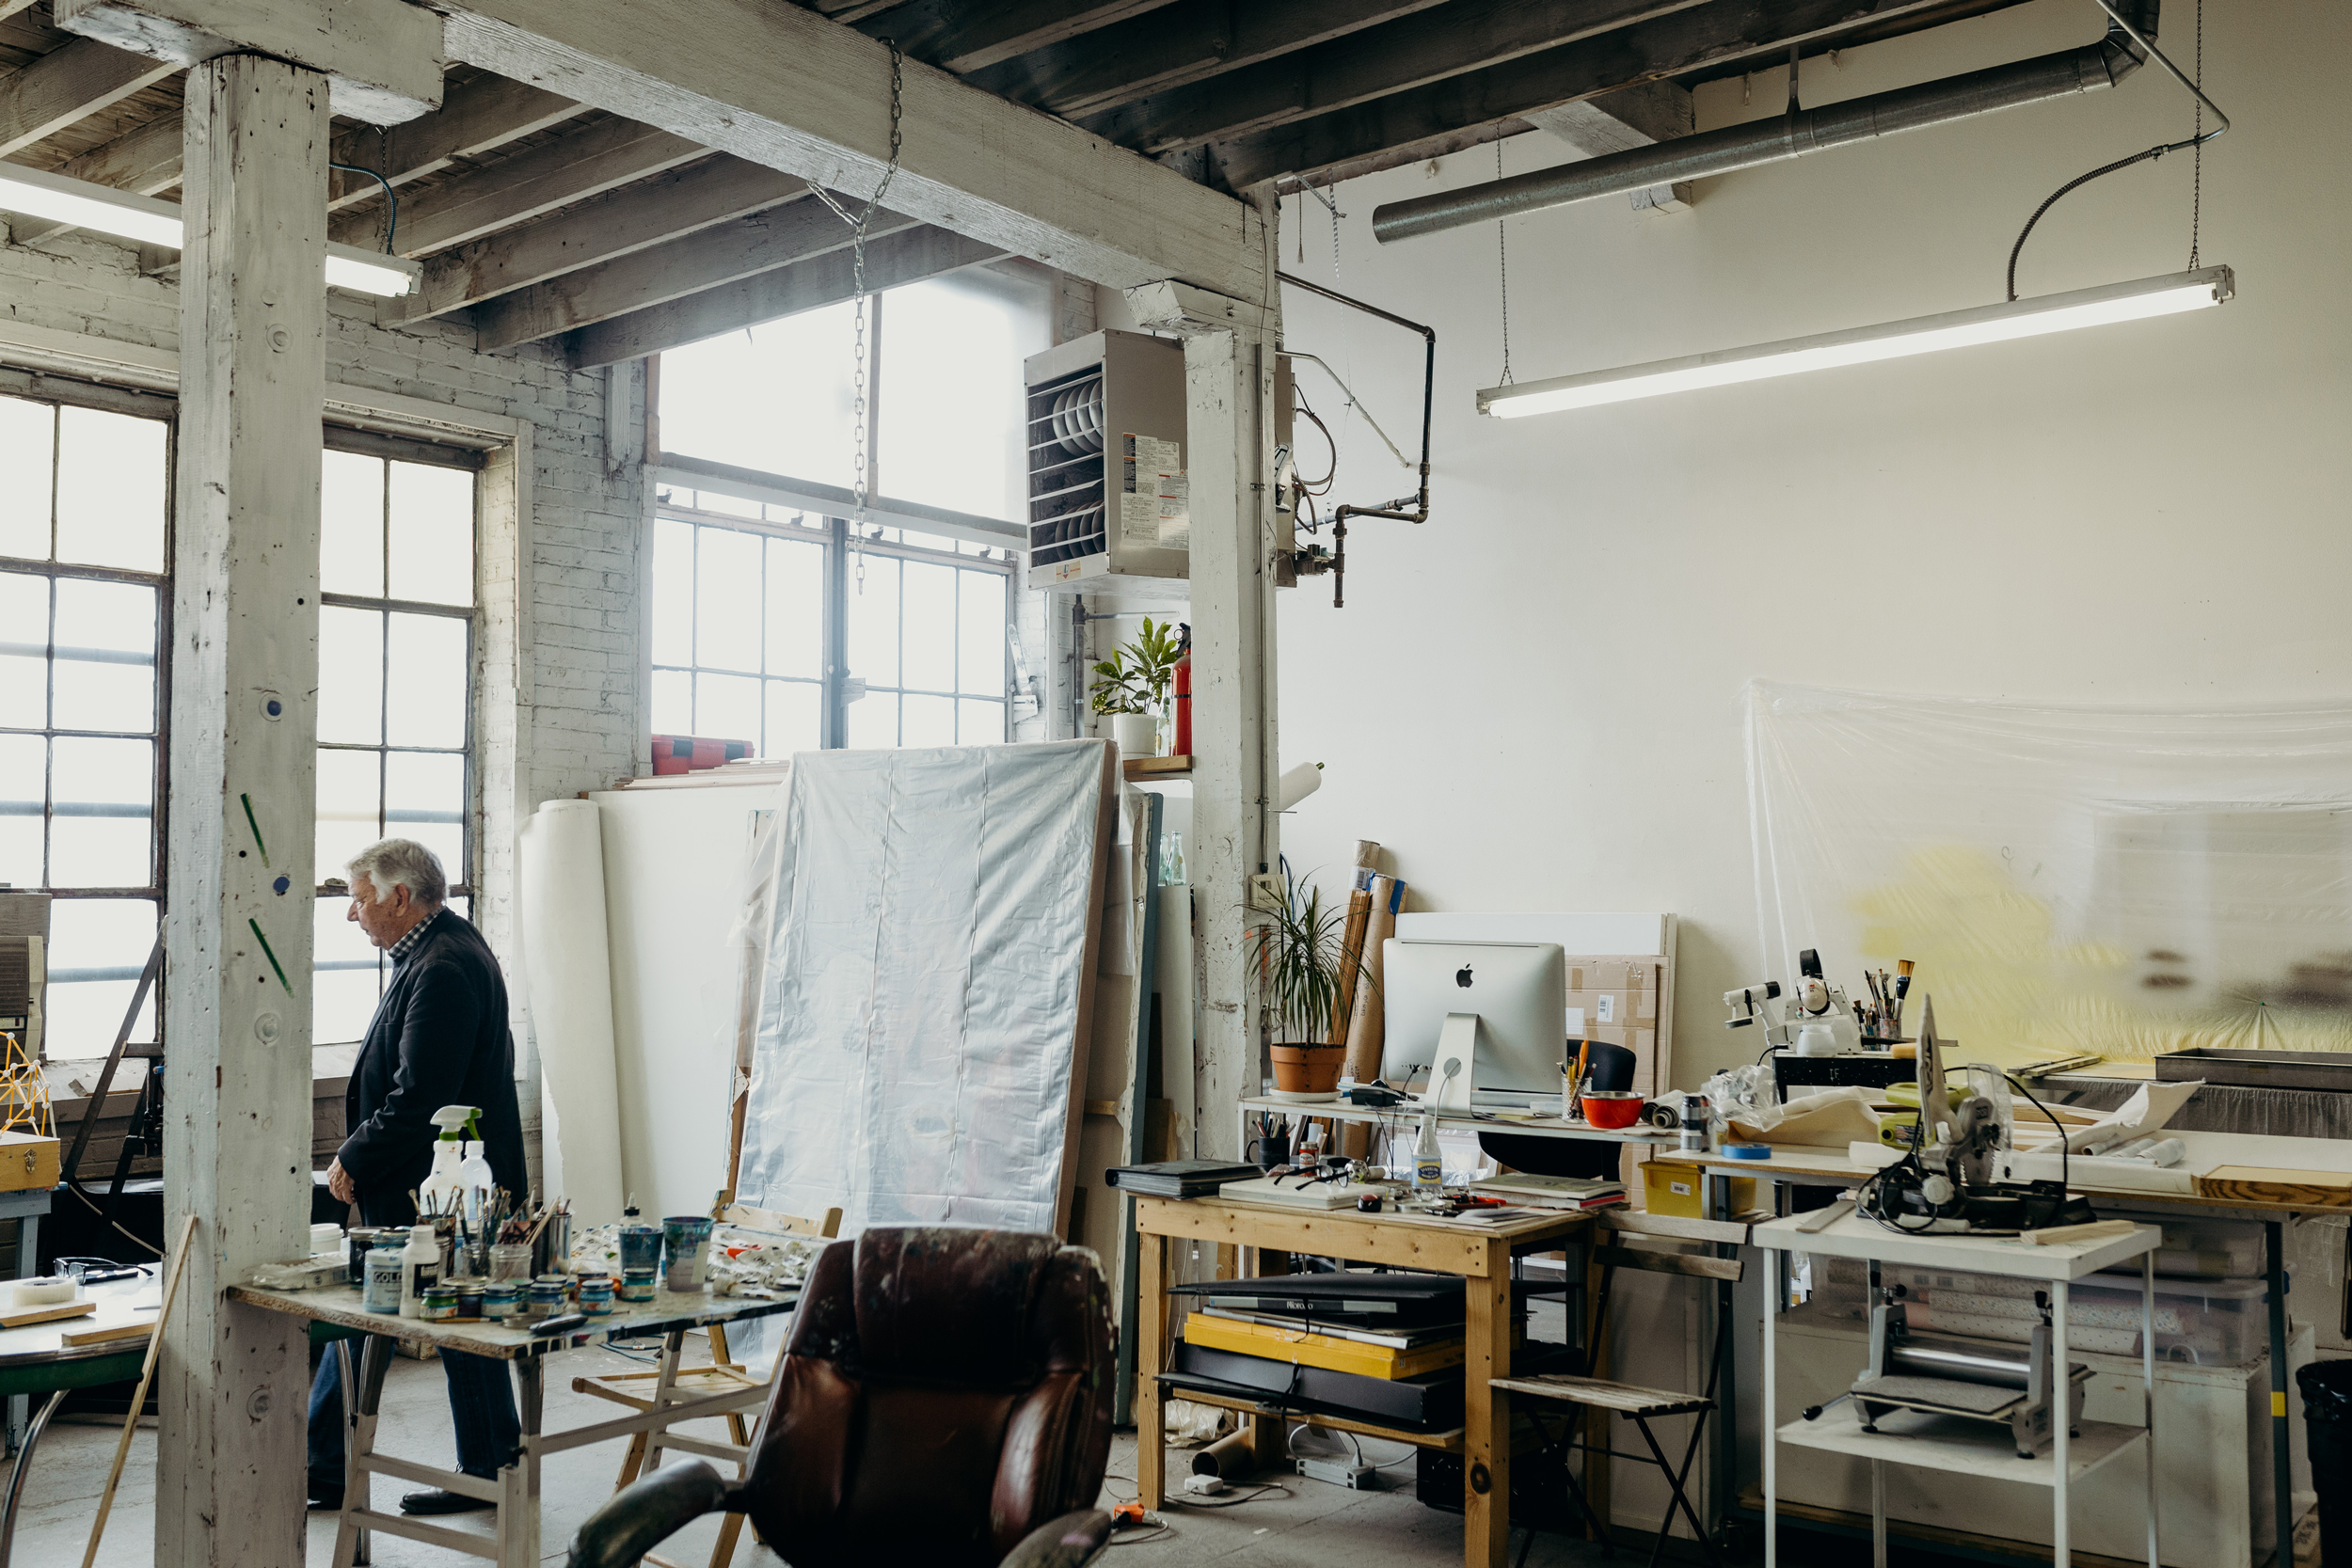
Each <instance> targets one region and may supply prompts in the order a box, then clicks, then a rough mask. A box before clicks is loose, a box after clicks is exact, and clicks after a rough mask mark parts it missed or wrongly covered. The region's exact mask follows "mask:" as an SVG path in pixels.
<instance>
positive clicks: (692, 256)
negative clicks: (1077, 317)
mask: <svg viewBox="0 0 2352 1568" xmlns="http://www.w3.org/2000/svg"><path fill="white" fill-rule="evenodd" d="M762 172H763V173H765V174H767V175H768V176H769V177H770V178H771V179H775V180H789V179H791V178H792V176H790V175H788V174H777V173H775V171H774V170H772V169H769V170H763V171H762ZM923 227H924V226H923V225H920V224H918V223H917V222H916V221H915V220H914V219H913V218H911V217H907V216H904V215H903V214H898V213H887V212H884V213H876V214H874V222H873V226H872V227H871V228H870V229H869V230H867V234H868V236H869V238H868V239H867V242H866V264H867V267H868V268H869V269H870V268H871V267H872V265H873V258H874V256H875V254H876V251H877V248H878V247H877V245H875V241H877V240H881V239H884V238H887V237H889V236H892V235H897V234H902V233H905V232H907V231H909V230H917V229H921V228H923ZM849 247H850V227H849V225H847V224H845V223H843V222H842V221H841V220H840V219H839V218H837V217H835V216H834V214H833V213H832V212H831V211H830V210H829V209H827V207H826V206H825V204H824V203H823V202H821V201H794V202H791V203H790V204H788V205H785V206H779V207H771V208H770V209H769V210H768V211H766V212H762V213H755V214H752V215H751V216H750V217H742V218H737V219H735V220H733V221H732V222H728V223H722V224H718V225H716V226H713V227H707V228H704V229H701V230H696V231H695V232H693V233H690V234H686V235H684V236H682V237H680V238H677V239H674V240H670V241H668V242H666V243H664V244H660V245H651V246H648V247H644V248H641V249H637V250H633V251H630V252H628V253H626V254H623V255H621V256H618V257H615V258H614V259H613V260H612V261H602V262H598V263H597V264H596V265H594V266H589V267H582V268H581V269H580V270H579V271H578V272H569V273H565V274H564V275H563V276H561V277H551V278H549V279H548V280H547V281H546V282H544V283H536V284H533V285H532V286H531V287H530V288H527V289H522V290H518V291H516V293H508V294H502V295H501V296H499V297H498V298H496V299H493V300H490V301H489V302H488V303H487V304H485V305H484V306H483V307H482V308H481V309H478V310H476V311H475V312H474V331H475V334H476V336H475V339H474V341H475V344H476V346H477V347H479V348H481V349H483V350H485V351H487V350H491V349H501V348H511V347H513V346H514V345H515V344H516V343H526V342H530V341H533V340H534V339H539V338H551V337H553V336H555V335H556V334H557V333H559V332H569V331H571V330H572V329H573V328H575V327H581V326H588V325H593V324H594V323H596V322H600V321H610V320H611V319H612V318H613V317H614V316H621V315H627V314H628V313H629V312H630V311H632V310H643V309H649V308H651V307H654V306H659V305H664V304H667V303H668V302H669V301H671V300H674V299H684V298H686V297H687V296H688V295H690V294H698V293H702V292H704V291H705V290H707V289H716V288H719V287H721V286H722V285H723V284H727V283H733V282H737V281H739V280H740V279H742V278H746V277H756V276H758V275H759V274H761V273H764V272H773V271H775V270H776V269H777V268H778V267H787V266H790V265H791V264H792V263H794V262H795V261H807V260H809V259H810V258H811V257H816V256H824V255H829V254H832V253H834V252H835V251H839V252H843V253H845V254H846V253H847V251H848V250H849Z"/></svg>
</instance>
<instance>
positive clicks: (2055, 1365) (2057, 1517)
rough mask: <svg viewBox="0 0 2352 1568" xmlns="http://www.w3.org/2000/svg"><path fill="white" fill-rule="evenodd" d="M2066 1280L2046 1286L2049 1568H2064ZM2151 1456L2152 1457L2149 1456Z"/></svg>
mask: <svg viewBox="0 0 2352 1568" xmlns="http://www.w3.org/2000/svg"><path fill="white" fill-rule="evenodd" d="M2066 1295H2067V1287H2066V1281H2065V1280H2063V1279H2058V1280H2053V1281H2051V1284H2050V1406H2051V1407H2050V1458H2051V1462H2052V1464H2053V1465H2055V1466H2056V1468H2055V1470H2054V1471H2053V1473H2052V1475H2051V1478H2050V1481H2051V1497H2050V1568H2067V1564H2068V1563H2070V1562H2072V1561H2074V1557H2073V1555H2072V1553H2071V1551H2070V1549H2069V1547H2068V1544H2067V1539H2066V1537H2067V1528H2066V1527H2067V1523H2068V1521H2067V1517H2066V1480H2067V1477H2066V1470H2067V1463H2068V1461H2067V1452H2066V1450H2067V1442H2068V1438H2069V1437H2070V1436H2071V1435H2072V1429H2073V1427H2074V1377H2073V1375H2072V1374H2073V1370H2074V1369H2073V1368H2072V1367H2071V1366H2070V1365H2069V1364H2068V1362H2067V1358H2066ZM2152 1457H2153V1456H2152Z"/></svg>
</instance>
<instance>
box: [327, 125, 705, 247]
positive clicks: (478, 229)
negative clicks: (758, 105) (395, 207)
mask: <svg viewBox="0 0 2352 1568" xmlns="http://www.w3.org/2000/svg"><path fill="white" fill-rule="evenodd" d="M709 154H710V150H709V149H708V148H707V147H704V146H702V145H701V144H699V143H697V142H691V141H688V140H687V139H686V138H685V137H683V136H674V135H670V134H669V133H668V132H667V131H657V130H655V129H654V128H653V127H652V126H650V125H640V124H638V123H636V122H635V121H634V120H627V119H607V120H601V121H599V122H597V123H596V124H595V125H591V126H587V127H585V128H583V129H581V130H579V131H576V132H574V133H572V134H571V135H567V136H564V137H562V138H561V139H559V140H556V141H551V142H548V143H547V144H546V145H544V146H541V147H533V148H530V149H528V150H524V151H521V152H517V153H516V154H515V155H514V156H513V157H511V158H505V159H501V161H499V162H498V163H495V164H492V165H490V166H487V167H486V168H482V169H478V170H476V171H475V172H474V173H472V174H469V175H467V176H466V177H465V178H464V179H462V180H452V181H449V182H446V183H444V184H439V185H435V186H433V187H432V188H431V189H429V190H424V191H420V192H418V193H417V194H416V195H415V196H413V197H410V198H408V199H407V200H405V201H403V202H402V203H401V204H400V227H399V231H398V232H397V233H396V234H395V235H394V236H393V241H392V243H393V245H395V246H396V247H397V248H398V250H399V251H400V253H401V254H402V255H403V256H427V255H430V254H432V253H433V252H434V251H437V250H445V249H447V248H448V247H449V246H451V245H463V244H465V243H466V242H467V241H468V240H478V239H481V238H482V237H483V236H484V235H485V234H492V233H496V232H497V231H498V230H501V229H507V228H511V227H513V226H514V225H516V224H518V223H528V222H530V221H531V220H532V219H533V218H540V217H545V216H546V215H547V214H549V213H552V212H554V211H555V210H556V209H557V208H558V207H568V206H570V205H571V204H572V203H573V202H576V201H585V200H587V199H588V198H590V197H592V196H601V195H603V194H604V193H605V192H607V191H610V190H617V189H619V188H620V187H621V186H623V185H628V184H633V183H635V182H637V181H640V180H643V179H644V178H646V177H647V176H649V175H655V174H660V173H661V172H662V171H663V170H664V169H672V168H676V167H677V166H680V165H681V164H688V163H691V162H692V161H694V160H695V159H697V158H705V157H707V156H709ZM326 233H327V237H328V238H329V239H333V240H340V241H342V243H343V244H345V245H381V244H383V236H384V223H383V217H382V215H381V214H380V213H378V212H377V211H376V210H375V209H373V208H365V209H359V210H356V211H351V212H343V213H338V214H335V215H334V216H333V217H332V218H330V219H328V220H327V225H326Z"/></svg>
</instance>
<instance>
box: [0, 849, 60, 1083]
mask: <svg viewBox="0 0 2352 1568" xmlns="http://www.w3.org/2000/svg"><path fill="white" fill-rule="evenodd" d="M48 948H49V895H47V894H45V893H26V892H23V891H20V890H17V889H14V888H0V1034H8V1035H14V1036H15V1037H17V1040H18V1043H20V1044H22V1045H23V1046H24V1054H25V1055H26V1057H28V1058H29V1059H31V1060H33V1061H36V1062H38V1061H40V1042H41V1004H42V1002H43V1000H44V999H45V993H46V992H47V990H48V989H49V954H48Z"/></svg>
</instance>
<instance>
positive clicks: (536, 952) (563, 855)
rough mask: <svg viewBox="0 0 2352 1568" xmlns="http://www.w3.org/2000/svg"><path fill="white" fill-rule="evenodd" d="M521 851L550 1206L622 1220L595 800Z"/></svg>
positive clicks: (528, 837)
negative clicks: (567, 1202)
mask: <svg viewBox="0 0 2352 1568" xmlns="http://www.w3.org/2000/svg"><path fill="white" fill-rule="evenodd" d="M517 848H518V853H517V857H516V858H517V861H518V865H517V870H518V873H519V875H518V877H517V881H518V883H519V887H518V892H519V894H520V897H519V898H518V899H517V910H516V914H517V924H518V925H519V926H520V927H521V935H522V949H523V982H524V985H523V994H524V999H525V1002H524V1005H525V1006H526V1008H527V1009H528V1010H529V1013H530V1016H531V1033H532V1038H533V1039H534V1040H536V1041H537V1042H538V1047H539V1069H540V1081H541V1084H542V1085H543V1090H542V1094H541V1097H540V1145H541V1154H542V1159H543V1163H544V1168H545V1173H546V1180H545V1185H544V1189H543V1190H544V1191H545V1193H546V1194H547V1196H548V1197H549V1198H554V1197H558V1196H562V1197H568V1198H570V1199H571V1200H572V1215H573V1219H572V1223H573V1224H574V1225H575V1226H579V1227H583V1228H584V1227H588V1226H595V1225H606V1224H610V1223H611V1222H612V1221H614V1220H617V1219H619V1218H620V1217H621V1202H622V1195H621V1162H620V1159H619V1157H618V1156H619V1150H620V1147H621V1103H620V1084H619V1072H618V1068H617V1066H616V1064H615V1058H614V1052H613V1046H612V948H611V946H610V942H609V938H608V937H607V934H606V930H605V915H604V830H603V825H602V821H601V818H600V816H599V813H598V812H597V809H596V803H595V802H594V801H592V800H549V801H548V802H547V803H546V804H544V805H542V806H541V807H540V808H539V809H538V811H537V812H535V813H533V814H532V816H531V818H530V820H528V821H526V822H525V823H524V824H523V827H522V832H521V834H520V835H519V844H518V847H517Z"/></svg>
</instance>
